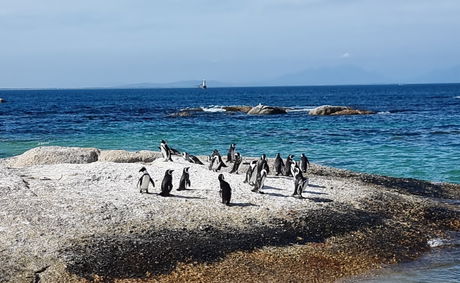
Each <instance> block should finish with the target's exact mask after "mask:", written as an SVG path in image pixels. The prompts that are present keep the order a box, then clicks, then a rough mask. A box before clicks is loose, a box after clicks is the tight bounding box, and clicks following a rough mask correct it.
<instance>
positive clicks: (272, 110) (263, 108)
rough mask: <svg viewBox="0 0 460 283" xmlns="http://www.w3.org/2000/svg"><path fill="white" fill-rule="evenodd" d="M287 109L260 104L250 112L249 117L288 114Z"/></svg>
mask: <svg viewBox="0 0 460 283" xmlns="http://www.w3.org/2000/svg"><path fill="white" fill-rule="evenodd" d="M286 113H287V112H286V109H284V108H282V107H276V106H267V105H262V104H259V105H257V106H255V107H253V108H252V109H251V110H249V112H248V114H249V115H273V114H286Z"/></svg>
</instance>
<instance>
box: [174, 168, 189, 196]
mask: <svg viewBox="0 0 460 283" xmlns="http://www.w3.org/2000/svg"><path fill="white" fill-rule="evenodd" d="M189 168H190V167H185V168H184V170H182V176H181V177H180V182H179V188H177V190H178V191H183V190H185V189H187V186H189V187H190V186H191V183H190V174H189V173H188V169H189Z"/></svg>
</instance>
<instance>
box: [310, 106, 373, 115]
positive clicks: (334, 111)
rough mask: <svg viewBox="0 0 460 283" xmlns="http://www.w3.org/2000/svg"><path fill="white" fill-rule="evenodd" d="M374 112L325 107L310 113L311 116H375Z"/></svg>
mask: <svg viewBox="0 0 460 283" xmlns="http://www.w3.org/2000/svg"><path fill="white" fill-rule="evenodd" d="M374 113H375V112H373V111H367V110H358V109H353V108H351V107H347V106H332V105H323V106H319V107H316V108H314V109H312V110H310V111H309V112H308V114H310V115H365V114H374Z"/></svg>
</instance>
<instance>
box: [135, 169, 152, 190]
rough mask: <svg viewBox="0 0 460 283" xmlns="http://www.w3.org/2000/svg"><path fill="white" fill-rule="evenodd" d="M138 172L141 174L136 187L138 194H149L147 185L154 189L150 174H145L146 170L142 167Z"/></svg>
mask: <svg viewBox="0 0 460 283" xmlns="http://www.w3.org/2000/svg"><path fill="white" fill-rule="evenodd" d="M139 172H142V175H141V177H140V178H139V181H137V185H136V186H137V187H139V189H140V193H143V192H144V191H145V192H146V193H148V192H149V184H152V187H155V182H153V179H152V177H150V174H149V173H148V172H147V169H146V168H145V167H142V168H141V169H140V170H139Z"/></svg>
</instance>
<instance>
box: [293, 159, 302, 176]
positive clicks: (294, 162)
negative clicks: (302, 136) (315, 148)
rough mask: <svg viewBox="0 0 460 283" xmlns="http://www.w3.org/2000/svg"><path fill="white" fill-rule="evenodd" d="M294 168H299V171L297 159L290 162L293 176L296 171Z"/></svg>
mask: <svg viewBox="0 0 460 283" xmlns="http://www.w3.org/2000/svg"><path fill="white" fill-rule="evenodd" d="M296 168H297V169H299V171H301V170H300V166H299V163H298V162H297V161H293V162H292V163H291V175H292V176H293V177H294V178H295V176H296V173H295V169H296Z"/></svg>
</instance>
